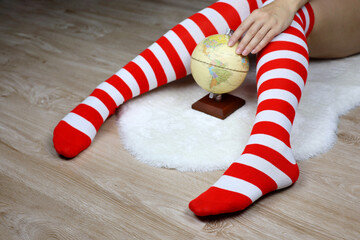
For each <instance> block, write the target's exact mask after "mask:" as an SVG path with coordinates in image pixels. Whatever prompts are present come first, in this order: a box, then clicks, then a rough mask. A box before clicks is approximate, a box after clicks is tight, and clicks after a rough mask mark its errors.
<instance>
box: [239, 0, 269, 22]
mask: <svg viewBox="0 0 360 240" xmlns="http://www.w3.org/2000/svg"><path fill="white" fill-rule="evenodd" d="M265 1H266V0H263V1H262V2H263V3H264V2H265ZM247 2H248V4H249V7H250V13H252V12H253V11H254V10H256V9H258V8H259V6H258V4H257V2H256V1H255V0H247ZM243 20H244V19H243Z"/></svg>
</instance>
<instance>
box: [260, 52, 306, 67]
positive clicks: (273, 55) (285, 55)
mask: <svg viewBox="0 0 360 240" xmlns="http://www.w3.org/2000/svg"><path fill="white" fill-rule="evenodd" d="M281 58H282V59H292V60H295V61H297V62H299V63H301V64H302V65H303V66H304V67H305V68H306V69H308V65H309V63H308V61H307V59H306V58H305V57H304V56H303V55H301V54H300V53H297V52H294V51H291V50H279V51H273V52H269V53H267V54H266V55H264V56H262V57H261V59H260V60H259V62H258V63H257V65H256V71H258V70H259V69H260V67H261V66H262V65H263V64H265V63H267V62H269V61H271V60H274V59H281Z"/></svg>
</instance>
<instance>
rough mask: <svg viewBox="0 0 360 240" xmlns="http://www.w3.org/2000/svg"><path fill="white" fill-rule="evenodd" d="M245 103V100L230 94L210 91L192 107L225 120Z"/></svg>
mask: <svg viewBox="0 0 360 240" xmlns="http://www.w3.org/2000/svg"><path fill="white" fill-rule="evenodd" d="M244 105H245V100H244V99H242V98H239V97H236V96H233V95H230V94H227V93H225V94H214V93H210V94H208V95H206V96H205V97H203V98H201V99H200V100H198V101H197V102H195V103H194V104H193V105H192V106H191V108H192V109H195V110H197V111H200V112H203V113H206V114H208V115H211V116H213V117H216V118H220V119H222V120H224V119H225V118H227V117H228V116H229V115H231V114H232V113H233V112H235V111H236V110H237V109H239V108H241V107H242V106H244Z"/></svg>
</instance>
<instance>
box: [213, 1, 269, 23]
mask: <svg viewBox="0 0 360 240" xmlns="http://www.w3.org/2000/svg"><path fill="white" fill-rule="evenodd" d="M257 1H258V2H261V1H260V0H257ZM218 2H224V3H227V4H229V5H231V6H232V7H233V8H235V10H236V11H237V12H238V14H239V16H240V19H241V22H243V21H244V20H245V18H247V17H248V16H249V15H250V6H249V3H248V2H247V1H246V0H222V1H218ZM258 5H259V3H258ZM261 5H262V3H261ZM261 5H259V6H261ZM233 30H236V29H233Z"/></svg>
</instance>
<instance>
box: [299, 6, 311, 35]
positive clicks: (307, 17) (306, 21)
mask: <svg viewBox="0 0 360 240" xmlns="http://www.w3.org/2000/svg"><path fill="white" fill-rule="evenodd" d="M301 10H303V12H304V15H305V33H307V32H308V30H309V26H310V16H309V12H308V11H307V9H306V7H305V6H303V7H302V8H301Z"/></svg>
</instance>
